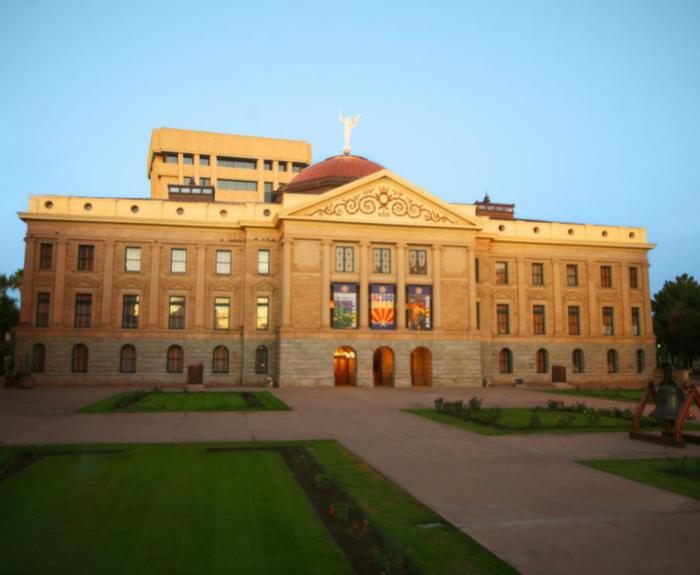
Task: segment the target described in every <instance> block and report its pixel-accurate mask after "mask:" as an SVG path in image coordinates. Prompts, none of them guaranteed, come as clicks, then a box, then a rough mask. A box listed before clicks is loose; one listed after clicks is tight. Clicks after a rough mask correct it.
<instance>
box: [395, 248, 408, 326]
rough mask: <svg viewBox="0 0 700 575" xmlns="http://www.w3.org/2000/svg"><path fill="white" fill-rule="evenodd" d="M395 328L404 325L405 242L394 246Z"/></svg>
mask: <svg viewBox="0 0 700 575" xmlns="http://www.w3.org/2000/svg"><path fill="white" fill-rule="evenodd" d="M396 256H397V257H396V329H401V328H404V327H406V244H405V243H403V242H401V243H399V244H398V245H397V246H396Z"/></svg>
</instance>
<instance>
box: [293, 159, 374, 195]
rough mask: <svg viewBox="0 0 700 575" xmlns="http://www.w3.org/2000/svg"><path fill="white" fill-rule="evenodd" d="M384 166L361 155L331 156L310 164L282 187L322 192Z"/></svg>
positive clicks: (294, 190) (299, 190)
mask: <svg viewBox="0 0 700 575" xmlns="http://www.w3.org/2000/svg"><path fill="white" fill-rule="evenodd" d="M383 169H384V166H380V165H379V164H377V163H375V162H372V161H370V160H368V159H367V158H363V157H362V156H351V155H344V156H331V157H330V158H327V159H325V160H323V161H322V162H318V163H316V164H312V165H311V166H309V167H308V168H306V169H305V170H304V171H303V172H301V173H300V174H299V175H297V176H295V177H294V178H293V179H292V181H290V182H289V183H288V184H287V185H286V186H285V187H284V189H283V191H284V192H285V193H287V192H293V193H307V194H322V193H323V192H327V191H328V190H330V189H333V188H337V187H339V186H342V185H344V184H347V183H348V182H352V181H353V180H358V179H360V178H364V177H365V176H369V175H370V174H374V173H375V172H378V171H380V170H383Z"/></svg>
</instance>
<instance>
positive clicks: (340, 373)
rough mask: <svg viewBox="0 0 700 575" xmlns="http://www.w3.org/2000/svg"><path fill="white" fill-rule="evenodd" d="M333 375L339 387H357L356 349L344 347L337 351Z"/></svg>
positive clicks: (334, 356)
mask: <svg viewBox="0 0 700 575" xmlns="http://www.w3.org/2000/svg"><path fill="white" fill-rule="evenodd" d="M333 374H334V375H335V384H336V385H337V386H347V385H356V375H357V355H356V354H355V350H354V349H352V348H351V347H348V346H347V345H344V346H342V347H339V348H338V349H336V350H335V353H334V354H333Z"/></svg>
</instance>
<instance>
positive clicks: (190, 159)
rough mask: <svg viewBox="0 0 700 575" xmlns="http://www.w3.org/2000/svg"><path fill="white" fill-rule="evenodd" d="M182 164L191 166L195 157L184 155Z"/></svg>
mask: <svg viewBox="0 0 700 575" xmlns="http://www.w3.org/2000/svg"><path fill="white" fill-rule="evenodd" d="M182 163H183V164H187V165H190V166H191V165H192V164H194V156H193V155H192V154H182Z"/></svg>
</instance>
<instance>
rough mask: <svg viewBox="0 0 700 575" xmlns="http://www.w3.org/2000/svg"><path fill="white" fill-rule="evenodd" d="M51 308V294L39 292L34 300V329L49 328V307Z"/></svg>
mask: <svg viewBox="0 0 700 575" xmlns="http://www.w3.org/2000/svg"><path fill="white" fill-rule="evenodd" d="M50 306H51V294H50V293H47V292H39V293H38V294H37V298H36V327H48V326H49V307H50Z"/></svg>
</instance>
